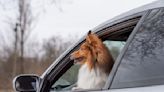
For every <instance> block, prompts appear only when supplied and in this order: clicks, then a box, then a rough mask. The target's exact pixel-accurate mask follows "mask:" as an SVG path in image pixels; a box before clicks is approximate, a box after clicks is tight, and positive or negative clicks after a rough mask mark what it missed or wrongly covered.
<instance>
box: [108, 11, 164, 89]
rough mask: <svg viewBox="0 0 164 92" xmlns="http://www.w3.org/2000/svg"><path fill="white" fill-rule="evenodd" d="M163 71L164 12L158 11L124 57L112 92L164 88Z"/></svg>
mask: <svg viewBox="0 0 164 92" xmlns="http://www.w3.org/2000/svg"><path fill="white" fill-rule="evenodd" d="M163 70H164V9H156V10H153V11H151V12H149V14H148V15H147V17H146V18H145V19H144V21H143V22H142V24H141V26H140V28H139V30H138V31H137V33H136V34H135V36H134V38H133V40H132V41H131V43H130V45H129V47H128V49H127V51H126V52H125V54H124V55H123V58H122V60H121V64H120V66H119V67H118V70H117V72H116V75H115V77H114V80H113V83H112V85H111V88H112V89H116V88H131V87H143V86H153V85H161V84H164V72H163ZM154 92H156V91H154Z"/></svg>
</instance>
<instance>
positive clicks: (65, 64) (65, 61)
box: [39, 12, 145, 92]
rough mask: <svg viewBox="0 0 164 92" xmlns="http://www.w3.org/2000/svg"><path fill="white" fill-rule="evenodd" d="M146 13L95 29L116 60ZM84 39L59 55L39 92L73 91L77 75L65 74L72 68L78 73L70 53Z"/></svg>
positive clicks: (46, 73)
mask: <svg viewBox="0 0 164 92" xmlns="http://www.w3.org/2000/svg"><path fill="white" fill-rule="evenodd" d="M144 13H145V12H141V13H137V14H134V15H131V16H127V17H125V18H122V19H119V20H118V21H114V22H113V23H111V22H109V23H107V24H105V25H102V26H99V27H98V28H96V29H94V30H93V31H95V33H96V34H97V35H98V36H99V37H100V38H101V39H102V41H103V42H104V44H106V46H107V47H108V48H109V50H110V51H111V52H112V55H113V57H114V58H115V60H117V56H119V53H121V52H122V51H123V49H124V45H125V44H126V42H127V39H128V38H129V36H130V35H131V33H132V31H133V29H134V28H135V27H136V25H137V23H138V22H139V21H140V19H141V17H142V16H143V14H144ZM84 39H85V37H84V38H82V40H80V41H79V42H78V43H77V44H75V45H74V46H73V47H72V48H71V49H70V50H68V51H67V52H66V53H64V54H63V55H62V56H61V57H59V59H57V60H56V61H55V63H54V64H53V65H51V67H50V68H49V69H48V70H47V71H46V72H45V74H44V78H43V81H42V83H41V86H40V90H39V92H57V91H60V92H63V91H71V88H72V87H73V86H74V85H76V81H77V78H76V77H77V76H72V75H70V76H69V77H68V76H65V75H69V74H70V71H71V72H72V70H75V71H76V73H75V75H77V70H78V66H74V64H73V61H71V60H70V54H71V53H72V52H73V51H75V50H77V49H78V48H79V46H80V45H81V44H82V43H83V42H84V41H85V40H84ZM114 48H115V49H114ZM112 50H113V51H112ZM116 62H117V61H116ZM75 71H74V72H75ZM71 76H72V77H71ZM63 78H65V79H63ZM69 78H73V79H70V80H69V81H68V80H67V79H69ZM74 79H75V80H74ZM63 83H64V84H63ZM107 85H108V84H107ZM107 89H108V88H107V87H105V88H104V89H96V90H95V89H87V90H81V91H100V90H101V91H103V90H107Z"/></svg>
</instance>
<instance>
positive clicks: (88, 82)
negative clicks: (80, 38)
mask: <svg viewBox="0 0 164 92" xmlns="http://www.w3.org/2000/svg"><path fill="white" fill-rule="evenodd" d="M71 59H73V60H74V62H75V63H77V64H80V65H81V67H80V69H79V74H78V81H77V87H75V88H73V89H101V88H103V87H104V85H105V83H106V80H107V77H108V75H109V73H110V71H111V69H112V66H113V64H114V60H113V58H112V55H111V54H110V52H109V50H108V49H107V47H106V46H105V45H104V44H103V42H102V41H101V40H100V39H99V38H98V36H97V35H96V34H94V33H92V32H91V31H89V33H88V35H87V37H86V41H85V42H84V43H83V44H82V45H81V46H80V48H79V50H77V51H75V52H73V53H72V54H71Z"/></svg>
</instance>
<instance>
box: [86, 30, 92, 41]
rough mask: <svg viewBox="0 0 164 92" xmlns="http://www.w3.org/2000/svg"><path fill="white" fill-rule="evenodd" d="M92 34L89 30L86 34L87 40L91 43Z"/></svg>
mask: <svg viewBox="0 0 164 92" xmlns="http://www.w3.org/2000/svg"><path fill="white" fill-rule="evenodd" d="M91 34H92V31H91V30H89V32H88V35H87V36H86V42H87V43H89V44H91V38H90V35H91Z"/></svg>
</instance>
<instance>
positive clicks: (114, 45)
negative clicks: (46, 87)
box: [50, 40, 126, 92]
mask: <svg viewBox="0 0 164 92" xmlns="http://www.w3.org/2000/svg"><path fill="white" fill-rule="evenodd" d="M103 43H104V44H105V46H106V47H107V48H108V49H109V51H110V52H111V54H112V56H113V58H114V59H116V58H117V56H118V55H119V53H120V52H121V50H122V48H123V47H124V45H125V43H126V42H125V41H111V40H105V41H103ZM79 68H80V66H79V65H76V64H75V65H73V66H72V67H71V68H70V69H69V70H68V71H66V72H65V73H64V74H63V75H62V76H61V77H60V78H59V79H58V80H57V81H56V82H55V83H54V84H53V85H52V87H51V89H50V92H57V91H60V92H61V91H66V90H72V88H73V87H74V86H76V82H77V76H78V70H79Z"/></svg>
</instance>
